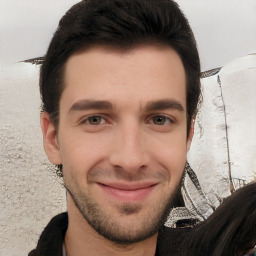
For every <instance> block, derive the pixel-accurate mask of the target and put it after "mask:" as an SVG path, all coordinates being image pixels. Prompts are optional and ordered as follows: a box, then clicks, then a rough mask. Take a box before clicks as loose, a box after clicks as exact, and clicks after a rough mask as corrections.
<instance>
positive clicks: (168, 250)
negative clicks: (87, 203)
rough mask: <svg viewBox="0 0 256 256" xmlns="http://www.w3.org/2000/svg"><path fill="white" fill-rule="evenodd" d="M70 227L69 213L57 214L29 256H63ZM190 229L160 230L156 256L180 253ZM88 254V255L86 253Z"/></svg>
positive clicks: (165, 228) (169, 255) (174, 255)
mask: <svg viewBox="0 0 256 256" xmlns="http://www.w3.org/2000/svg"><path fill="white" fill-rule="evenodd" d="M67 228H68V214H67V213H62V214H59V215H57V216H55V217H54V218H53V219H52V220H51V221H50V223H49V224H48V225H47V226H46V228H45V229H44V231H43V233H42V234H41V236H40V238H39V241H38V244H37V247H36V249H34V250H33V251H31V252H30V253H29V255H28V256H62V246H63V242H64V237H65V233H66V231H67ZM187 230H188V229H171V228H167V227H163V228H162V229H161V230H160V231H159V235H158V241H157V249H156V254H155V256H177V255H180V253H179V251H180V250H179V248H180V247H181V244H182V237H183V235H184V234H185V233H186V232H187ZM85 256H86V255H85Z"/></svg>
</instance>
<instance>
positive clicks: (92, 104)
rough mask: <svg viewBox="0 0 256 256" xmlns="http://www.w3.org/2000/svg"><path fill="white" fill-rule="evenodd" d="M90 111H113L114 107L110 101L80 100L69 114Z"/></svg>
mask: <svg viewBox="0 0 256 256" xmlns="http://www.w3.org/2000/svg"><path fill="white" fill-rule="evenodd" d="M89 109H109V110H110V109H113V105H112V104H111V103H110V102H109V101H102V100H79V101H77V102H75V103H74V104H73V105H72V106H71V108H70V109H69V112H72V111H76V110H89Z"/></svg>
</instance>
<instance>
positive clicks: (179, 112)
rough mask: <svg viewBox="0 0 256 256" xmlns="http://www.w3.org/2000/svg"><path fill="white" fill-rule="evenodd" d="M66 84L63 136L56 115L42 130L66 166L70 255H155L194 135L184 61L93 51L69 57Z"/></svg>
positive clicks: (153, 50) (147, 51) (159, 52)
mask: <svg viewBox="0 0 256 256" xmlns="http://www.w3.org/2000/svg"><path fill="white" fill-rule="evenodd" d="M64 81H65V82H64V83H65V88H64V91H63V93H62V95H61V99H60V119H59V120H60V121H59V126H58V132H57V129H56V127H54V125H53V123H52V122H51V120H50V118H49V114H48V113H43V114H42V115H41V126H42V131H43V135H44V148H45V151H46V153H47V155H48V158H49V160H50V161H51V162H52V163H54V164H62V165H63V175H64V184H65V186H66V188H67V191H68V193H67V202H68V203H67V206H68V214H69V226H68V230H67V233H66V237H65V245H66V248H67V252H68V254H69V255H72V256H82V255H84V254H83V253H84V252H86V254H87V255H95V256H97V255H133V256H134V255H147V256H149V255H154V254H155V248H156V242H157V229H158V225H159V223H161V221H163V220H162V218H163V216H164V211H166V210H167V209H168V205H170V201H171V199H172V197H173V195H174V194H175V192H176V189H177V187H178V186H179V184H180V181H181V177H182V174H183V171H184V166H185V162H186V155H187V151H188V150H189V147H190V143H191V140H192V136H193V127H191V129H190V133H189V136H188V137H187V130H186V127H187V116H186V87H185V84H186V78H185V71H184V67H183V64H182V61H181V59H180V57H179V56H178V54H177V53H176V52H175V51H174V50H173V49H172V48H170V47H163V46H162V47H160V46H152V45H144V46H139V47H137V48H134V49H132V50H129V51H121V50H116V49H113V48H107V47H102V46H94V47H92V48H89V49H86V50H84V51H81V52H78V53H76V54H74V55H72V56H71V57H70V58H69V59H68V61H67V63H66V66H65V76H64ZM104 229H105V230H104Z"/></svg>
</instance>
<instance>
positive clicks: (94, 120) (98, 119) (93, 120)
mask: <svg viewBox="0 0 256 256" xmlns="http://www.w3.org/2000/svg"><path fill="white" fill-rule="evenodd" d="M104 122H105V119H104V118H103V117H102V116H89V117H88V118H87V119H86V120H84V123H86V124H89V125H101V124H103V123H104Z"/></svg>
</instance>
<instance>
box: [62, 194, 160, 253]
mask: <svg viewBox="0 0 256 256" xmlns="http://www.w3.org/2000/svg"><path fill="white" fill-rule="evenodd" d="M68 216H69V224H68V229H67V232H66V235H65V246H66V251H67V254H68V256H85V255H94V256H102V255H104V256H117V255H118V256H119V255H122V256H128V255H132V256H154V255H155V251H156V243H157V234H155V235H153V236H152V237H150V238H148V239H146V240H144V241H141V242H137V243H133V244H129V245H120V244H116V243H114V242H111V241H109V240H108V239H106V238H104V237H103V236H101V235H99V234H98V233H97V232H96V231H95V230H94V229H93V228H92V227H91V226H90V225H89V224H88V222H87V221H86V220H85V219H84V217H83V216H82V214H81V213H80V211H79V210H78V209H77V207H76V205H75V203H74V201H73V199H72V198H71V197H70V196H68Z"/></svg>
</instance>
